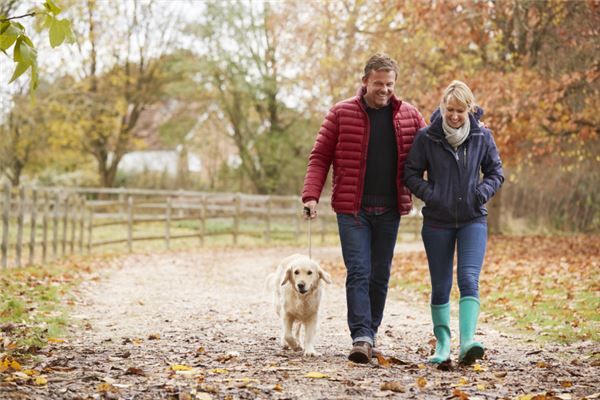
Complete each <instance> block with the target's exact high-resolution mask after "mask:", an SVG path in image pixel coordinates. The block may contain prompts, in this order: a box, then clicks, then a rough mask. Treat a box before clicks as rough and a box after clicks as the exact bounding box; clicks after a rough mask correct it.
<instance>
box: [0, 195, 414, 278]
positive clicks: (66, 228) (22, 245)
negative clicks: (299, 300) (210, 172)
mask: <svg viewBox="0 0 600 400" xmlns="http://www.w3.org/2000/svg"><path fill="white" fill-rule="evenodd" d="M1 197H2V198H1V203H0V204H1V210H2V264H1V265H2V267H7V266H8V265H15V266H22V265H24V264H35V263H42V264H43V263H46V262H48V261H49V260H53V259H56V258H59V257H64V256H65V255H69V254H74V253H88V254H90V253H92V252H94V251H95V250H96V249H99V248H103V250H101V251H106V249H107V247H109V246H110V247H112V248H114V247H115V246H120V247H121V248H123V247H124V248H126V249H127V251H129V252H131V251H133V245H134V243H135V242H140V241H155V242H156V241H158V242H162V243H163V244H164V248H166V249H170V248H171V244H172V241H174V240H179V239H194V240H196V239H197V242H196V243H197V244H198V245H204V244H205V241H206V240H207V239H208V238H213V237H217V236H219V237H222V236H225V237H227V236H230V237H231V243H233V244H238V243H239V242H240V241H241V240H242V238H245V237H252V238H254V239H255V240H256V238H258V239H259V240H262V241H264V242H265V243H271V242H274V241H277V240H288V241H290V240H291V241H293V242H294V243H301V242H302V241H304V240H305V239H306V235H307V233H308V232H307V229H308V224H307V223H306V221H305V220H304V219H303V218H302V202H301V199H300V198H299V197H297V196H264V195H248V194H242V193H206V192H191V191H164V190H144V189H106V188H93V189H88V188H36V187H27V188H26V187H20V188H11V187H10V186H9V185H6V186H4V188H3V191H2V196H1ZM318 212H319V218H317V220H315V221H314V222H313V223H312V226H311V235H312V238H313V239H312V240H313V241H315V240H317V239H320V241H321V242H322V243H324V242H325V241H326V237H327V236H328V235H337V223H336V219H335V214H334V213H333V211H332V210H331V207H330V203H329V200H328V199H326V198H323V199H322V200H321V203H320V204H319V208H318ZM419 215H420V213H418V212H417V211H416V209H415V210H414V212H413V213H411V215H410V216H409V218H403V219H402V223H401V233H405V234H410V235H415V236H416V234H417V232H418V229H419V227H420V218H419ZM25 253H27V255H25Z"/></svg>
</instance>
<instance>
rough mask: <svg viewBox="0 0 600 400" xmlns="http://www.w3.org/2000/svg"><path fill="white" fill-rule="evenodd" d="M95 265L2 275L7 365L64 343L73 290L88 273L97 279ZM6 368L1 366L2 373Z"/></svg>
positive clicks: (1, 343) (1, 328)
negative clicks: (61, 342) (53, 345)
mask: <svg viewBox="0 0 600 400" xmlns="http://www.w3.org/2000/svg"><path fill="white" fill-rule="evenodd" d="M91 265H92V264H90V263H87V262H85V261H82V260H78V261H76V260H73V259H71V260H68V261H64V262H55V263H50V264H47V265H45V266H43V267H42V266H39V265H36V266H30V267H26V268H9V269H6V270H3V271H1V272H0V289H1V290H0V354H1V355H2V356H3V357H4V358H3V360H4V361H6V360H7V359H10V360H16V359H19V360H23V359H25V358H28V357H29V356H32V355H35V354H36V353H37V352H38V351H39V350H41V349H42V348H43V347H44V346H46V345H47V344H48V343H57V342H60V341H61V340H62V339H61V336H62V335H63V334H64V332H65V328H66V327H67V324H68V314H69V306H70V305H72V304H74V295H73V293H72V290H73V288H75V287H77V285H78V284H79V283H80V282H81V279H82V277H83V274H84V273H85V274H88V276H93V275H91V272H92V266H91ZM4 364H6V365H8V364H9V363H4ZM6 365H4V367H6ZM2 368H3V365H2V364H0V372H2Z"/></svg>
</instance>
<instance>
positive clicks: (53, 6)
mask: <svg viewBox="0 0 600 400" xmlns="http://www.w3.org/2000/svg"><path fill="white" fill-rule="evenodd" d="M44 7H46V10H48V11H50V12H51V13H52V14H54V15H58V14H60V12H61V11H62V10H61V9H60V8H59V7H58V6H57V5H56V4H54V2H53V1H52V0H46V2H45V3H44Z"/></svg>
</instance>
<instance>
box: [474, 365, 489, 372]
mask: <svg viewBox="0 0 600 400" xmlns="http://www.w3.org/2000/svg"><path fill="white" fill-rule="evenodd" d="M473 371H475V372H484V371H486V369H485V368H483V367H482V366H481V364H474V365H473Z"/></svg>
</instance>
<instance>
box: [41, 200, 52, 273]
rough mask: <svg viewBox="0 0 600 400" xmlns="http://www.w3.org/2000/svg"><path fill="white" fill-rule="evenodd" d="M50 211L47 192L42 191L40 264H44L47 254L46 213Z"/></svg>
mask: <svg viewBox="0 0 600 400" xmlns="http://www.w3.org/2000/svg"><path fill="white" fill-rule="evenodd" d="M49 209H50V200H49V196H48V190H44V212H43V214H42V264H46V258H47V253H48V211H49Z"/></svg>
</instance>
